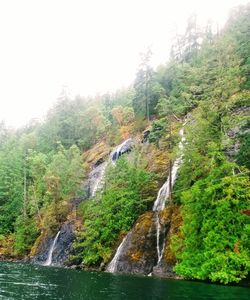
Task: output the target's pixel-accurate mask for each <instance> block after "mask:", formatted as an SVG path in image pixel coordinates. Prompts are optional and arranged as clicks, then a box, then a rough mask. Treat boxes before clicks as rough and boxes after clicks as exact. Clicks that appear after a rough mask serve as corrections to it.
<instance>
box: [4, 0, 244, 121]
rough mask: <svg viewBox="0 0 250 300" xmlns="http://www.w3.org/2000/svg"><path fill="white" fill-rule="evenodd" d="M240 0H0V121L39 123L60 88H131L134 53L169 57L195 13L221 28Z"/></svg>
mask: <svg viewBox="0 0 250 300" xmlns="http://www.w3.org/2000/svg"><path fill="white" fill-rule="evenodd" d="M247 2H248V1H247V0H246V1H244V0H182V1H181V0H171V1H169V0H81V1H80V0H79V1H77V0H67V1H66V0H22V1H21V0H0V120H5V122H6V124H7V125H10V126H15V127H17V126H21V125H24V124H25V123H27V122H28V121H29V120H30V119H31V118H40V117H42V116H43V115H44V114H45V113H46V111H47V110H48V109H49V108H50V107H51V106H52V104H53V102H55V100H56V97H57V96H58V94H59V92H60V90H61V87H62V85H63V84H67V85H68V86H69V87H70V88H71V89H72V90H73V91H74V93H80V94H81V95H88V94H92V95H93V94H96V93H98V92H99V93H104V92H107V91H114V90H115V89H117V88H120V87H122V86H127V85H128V84H130V83H131V82H132V81H133V79H134V77H135V73H136V70H137V67H138V64H139V53H140V52H143V51H145V49H146V48H147V46H149V45H151V46H152V50H153V53H154V56H153V59H152V64H153V65H154V66H156V65H158V64H159V63H164V62H165V61H166V60H167V58H168V51H169V46H170V45H171V37H172V36H173V34H174V32H175V28H177V27H178V30H181V29H182V28H183V27H184V26H185V22H186V19H187V17H188V15H190V14H191V13H192V12H196V13H197V14H198V16H199V17H200V21H201V22H204V20H206V19H208V18H212V19H214V20H216V21H218V22H219V23H220V25H221V26H222V25H223V23H224V22H225V20H226V16H227V14H228V11H229V9H230V8H231V7H234V6H235V5H238V4H241V3H243V4H244V3H247Z"/></svg>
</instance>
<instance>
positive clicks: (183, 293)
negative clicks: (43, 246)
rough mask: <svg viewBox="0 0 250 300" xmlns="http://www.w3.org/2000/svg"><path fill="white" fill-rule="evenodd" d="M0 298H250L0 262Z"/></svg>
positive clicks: (231, 290) (229, 289)
mask: <svg viewBox="0 0 250 300" xmlns="http://www.w3.org/2000/svg"><path fill="white" fill-rule="evenodd" d="M0 299H1V300H2V299H3V300H4V299H18V300H20V299H32V300H34V299H41V300H42V299H66V300H71V299H74V300H81V299H87V300H88V299H103V300H106V299H129V300H134V299H135V300H147V299H152V300H153V299H154V300H155V299H171V300H179V299H192V300H195V299H199V300H200V299H207V300H213V299H216V300H217V299H218V300H221V299H225V300H230V299H234V300H236V299H237V300H244V299H247V300H249V299H250V289H249V288H244V287H233V286H222V285H214V284H205V283H199V282H190V281H177V280H166V279H158V278H153V277H139V276H125V275H113V274H109V273H101V272H85V271H77V270H69V269H63V268H54V267H44V266H37V265H30V264H21V263H0Z"/></svg>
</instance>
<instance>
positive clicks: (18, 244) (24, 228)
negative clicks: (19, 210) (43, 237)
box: [14, 215, 38, 255]
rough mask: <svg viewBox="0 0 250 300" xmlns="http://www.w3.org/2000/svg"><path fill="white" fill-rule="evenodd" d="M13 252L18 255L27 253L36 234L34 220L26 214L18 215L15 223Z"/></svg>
mask: <svg viewBox="0 0 250 300" xmlns="http://www.w3.org/2000/svg"><path fill="white" fill-rule="evenodd" d="M15 227H16V230H15V245H14V247H15V253H16V254H18V255H25V254H28V252H29V251H30V248H31V247H32V246H33V244H34V242H35V239H36V238H37V236H38V229H37V226H36V224H35V221H34V220H33V219H32V218H30V217H27V216H23V215H20V216H19V217H18V218H17V220H16V223H15Z"/></svg>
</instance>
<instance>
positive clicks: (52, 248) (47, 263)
mask: <svg viewBox="0 0 250 300" xmlns="http://www.w3.org/2000/svg"><path fill="white" fill-rule="evenodd" d="M59 235H60V231H58V232H57V235H56V237H55V238H54V241H53V243H52V245H51V247H50V249H49V254H48V258H47V260H46V261H45V263H44V264H43V265H44V266H50V265H51V264H52V256H53V252H54V249H55V246H56V242H57V240H58V237H59Z"/></svg>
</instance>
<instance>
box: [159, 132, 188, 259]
mask: <svg viewBox="0 0 250 300" xmlns="http://www.w3.org/2000/svg"><path fill="white" fill-rule="evenodd" d="M179 134H180V136H181V141H180V142H179V150H180V151H181V154H180V156H179V157H178V158H177V159H176V160H175V162H174V165H173V167H172V170H171V189H170V182H169V181H170V176H168V179H167V181H166V182H165V183H164V184H163V186H162V187H161V188H160V190H159V192H158V194H157V198H156V200H155V203H154V206H153V211H154V212H156V217H155V226H156V247H157V256H158V261H157V264H159V263H160V261H161V259H162V256H163V252H164V248H165V238H164V240H163V242H162V243H161V241H160V238H161V234H162V235H163V236H165V232H164V230H163V232H162V228H161V223H160V215H159V214H160V212H161V211H162V210H163V209H164V208H165V205H166V202H167V200H168V199H169V196H170V192H171V190H172V188H173V186H174V184H175V181H176V178H177V173H178V169H179V167H180V165H181V162H182V157H183V154H182V150H183V143H184V141H185V137H184V129H183V128H181V130H180V132H179Z"/></svg>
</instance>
